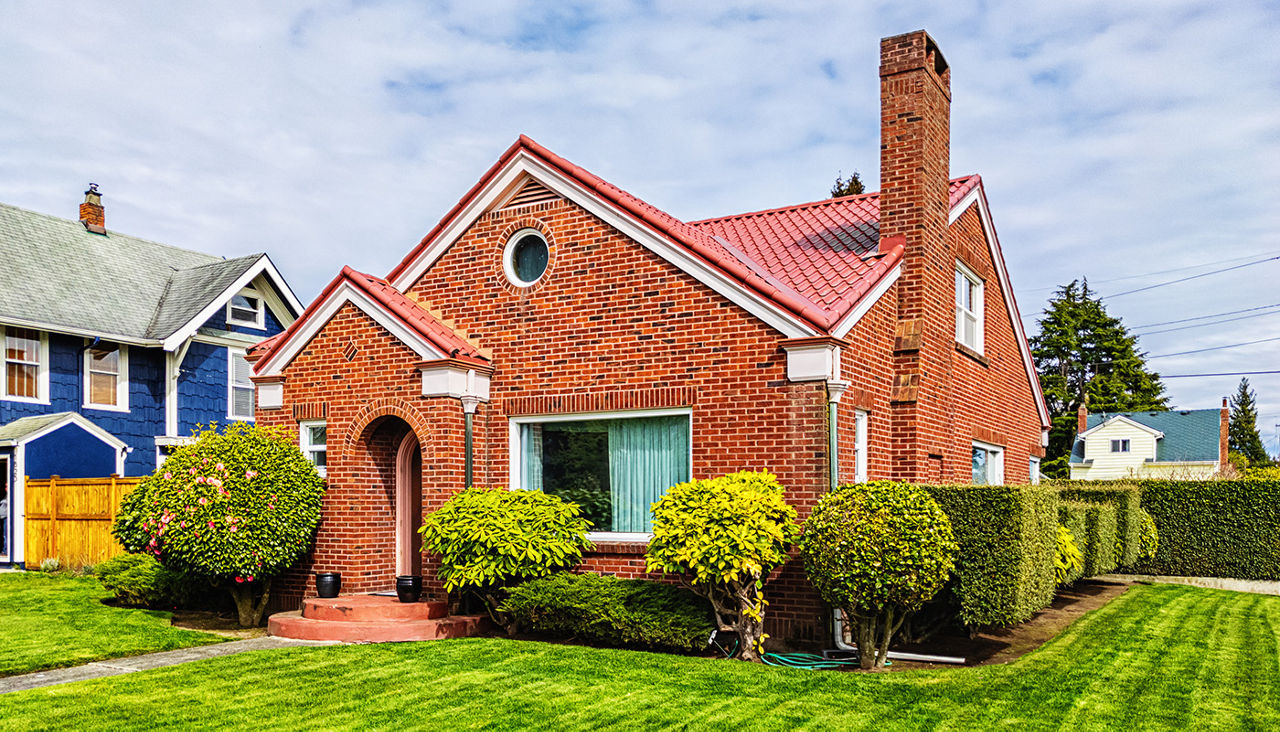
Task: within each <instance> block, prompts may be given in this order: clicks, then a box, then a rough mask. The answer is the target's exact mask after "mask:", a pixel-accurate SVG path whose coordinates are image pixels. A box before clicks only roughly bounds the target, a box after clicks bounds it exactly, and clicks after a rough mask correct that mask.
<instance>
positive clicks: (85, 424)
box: [15, 412, 128, 460]
mask: <svg viewBox="0 0 1280 732" xmlns="http://www.w3.org/2000/svg"><path fill="white" fill-rule="evenodd" d="M68 424H75V425H78V426H79V427H81V428H82V429H84V431H85V432H88V433H89V434H91V435H93V436H94V437H96V438H98V439H99V440H101V441H103V442H105V443H107V444H108V445H110V446H112V447H114V448H115V449H116V451H117V452H119V451H120V450H123V449H125V448H126V447H128V445H126V444H125V443H124V441H123V440H121V439H120V438H118V437H116V436H115V435H113V434H111V433H110V432H107V431H106V430H104V429H102V428H101V427H99V426H98V425H96V424H94V423H93V422H90V421H89V420H88V419H87V418H85V417H84V416H82V415H80V414H77V413H76V412H68V413H67V414H66V415H65V416H63V417H62V418H61V419H59V420H58V421H56V422H52V423H50V424H47V425H45V426H44V427H42V428H40V429H38V430H36V431H35V432H32V433H31V434H29V435H26V436H25V437H23V438H22V439H20V440H17V442H16V443H15V444H16V445H18V446H19V447H21V446H24V445H26V444H27V443H29V442H34V441H36V440H38V439H40V438H41V437H44V436H45V435H47V434H49V433H51V432H54V431H56V430H59V429H61V428H63V427H66V426H67V425H68ZM117 460H118V458H117Z"/></svg>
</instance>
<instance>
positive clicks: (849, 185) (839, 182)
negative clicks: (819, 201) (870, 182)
mask: <svg viewBox="0 0 1280 732" xmlns="http://www.w3.org/2000/svg"><path fill="white" fill-rule="evenodd" d="M862 192H863V186H862V177H861V176H859V175H858V171H856V170H855V171H853V172H852V173H850V174H849V177H848V178H842V177H841V174H839V173H837V174H836V182H835V183H834V184H833V185H832V186H831V197H832V198H839V197H841V196H856V195H858V194H859V193H862Z"/></svg>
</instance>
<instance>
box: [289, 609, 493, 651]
mask: <svg viewBox="0 0 1280 732" xmlns="http://www.w3.org/2000/svg"><path fill="white" fill-rule="evenodd" d="M487 626H488V618H486V617H484V616H483V615H454V616H452V617H447V618H431V619H425V620H396V619H390V620H375V621H352V620H317V619H315V618H309V617H303V616H302V613H301V612H300V611H297V610H295V611H293V612H287V613H276V614H275V615H272V616H271V617H270V618H269V619H268V620H267V633H268V634H269V635H272V636H275V637H279V638H293V639H296V640H314V641H340V642H342V643H391V642H397V641H428V640H440V639H442V638H466V637H469V636H473V635H479V634H480V633H481V632H483V631H484V630H486V628H487Z"/></svg>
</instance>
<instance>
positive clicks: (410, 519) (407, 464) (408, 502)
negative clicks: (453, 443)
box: [395, 432, 422, 575]
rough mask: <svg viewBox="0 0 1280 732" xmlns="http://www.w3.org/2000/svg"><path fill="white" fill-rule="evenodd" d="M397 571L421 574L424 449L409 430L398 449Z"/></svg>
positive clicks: (396, 503) (400, 573)
mask: <svg viewBox="0 0 1280 732" xmlns="http://www.w3.org/2000/svg"><path fill="white" fill-rule="evenodd" d="M395 515H396V538H395V541H396V574H397V575H404V574H422V535H421V534H419V533H418V529H420V528H421V527H422V449H421V446H420V445H419V444H418V437H417V435H415V434H414V433H413V432H409V433H408V434H406V435H405V436H404V438H403V439H402V440H400V447H399V448H397V450H396V493H395Z"/></svg>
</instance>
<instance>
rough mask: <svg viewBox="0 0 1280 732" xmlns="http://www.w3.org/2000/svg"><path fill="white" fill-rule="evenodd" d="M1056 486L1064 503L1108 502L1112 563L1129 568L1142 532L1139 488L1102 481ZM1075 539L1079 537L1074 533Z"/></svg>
mask: <svg viewBox="0 0 1280 732" xmlns="http://www.w3.org/2000/svg"><path fill="white" fill-rule="evenodd" d="M1058 485H1060V486H1062V492H1061V495H1062V498H1063V499H1064V500H1068V501H1086V502H1088V503H1107V504H1110V505H1111V506H1112V507H1114V509H1115V515H1116V538H1115V543H1117V544H1118V547H1117V548H1115V549H1113V550H1112V551H1111V552H1110V553H1112V554H1114V555H1115V560H1114V561H1115V564H1116V565H1119V566H1122V567H1129V566H1132V565H1133V564H1134V563H1135V562H1137V561H1138V551H1139V542H1140V540H1141V532H1142V514H1141V513H1139V511H1140V510H1141V508H1142V492H1141V490H1140V489H1139V488H1138V486H1136V485H1134V484H1131V483H1112V482H1105V481H1091V482H1084V481H1066V482H1061V483H1059V484H1058ZM1076 536H1077V537H1078V536H1080V535H1079V534H1076ZM1086 554H1087V552H1086ZM1113 569H1115V566H1114V565H1113V566H1112V568H1111V569H1108V570H1106V571H1108V572H1110V571H1112V570H1113ZM1086 571H1087V570H1086Z"/></svg>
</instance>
